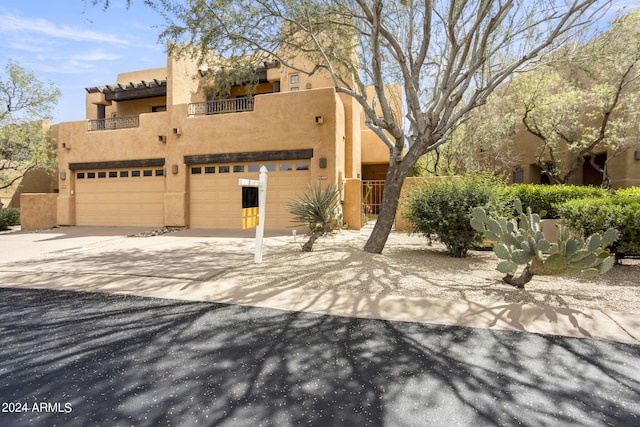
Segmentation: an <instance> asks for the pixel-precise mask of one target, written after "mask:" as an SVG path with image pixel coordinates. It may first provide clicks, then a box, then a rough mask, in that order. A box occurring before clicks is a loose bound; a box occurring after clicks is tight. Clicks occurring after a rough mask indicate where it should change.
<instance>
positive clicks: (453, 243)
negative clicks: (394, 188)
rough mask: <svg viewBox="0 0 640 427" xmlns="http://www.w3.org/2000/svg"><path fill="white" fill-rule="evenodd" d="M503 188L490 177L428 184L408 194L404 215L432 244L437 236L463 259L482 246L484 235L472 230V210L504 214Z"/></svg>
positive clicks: (417, 231)
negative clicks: (470, 251) (475, 248)
mask: <svg viewBox="0 0 640 427" xmlns="http://www.w3.org/2000/svg"><path fill="white" fill-rule="evenodd" d="M503 188H504V186H502V185H497V184H495V183H494V182H492V180H491V179H490V178H488V177H464V178H458V177H456V178H449V179H442V180H434V181H428V182H425V183H424V184H423V185H421V186H418V187H416V188H415V189H414V190H413V191H411V192H409V193H408V194H407V199H406V201H405V203H404V206H405V213H404V215H403V216H404V218H406V219H407V220H408V221H409V222H410V223H411V224H412V226H413V230H412V231H413V232H415V233H421V234H423V235H424V236H425V237H426V238H427V239H428V240H429V244H431V243H432V238H433V236H436V237H437V239H438V240H440V241H441V242H442V243H443V244H444V245H445V246H446V248H447V250H448V251H449V253H450V254H451V255H453V256H454V257H464V256H466V255H467V252H468V250H469V249H470V248H472V247H474V246H479V245H481V244H482V233H479V232H477V231H476V230H474V229H473V228H472V227H471V223H470V220H471V210H472V209H473V208H474V207H476V206H482V207H484V208H485V209H486V210H487V211H488V212H491V213H492V214H503V213H504V212H505V211H506V210H507V205H508V203H507V194H506V193H505V192H504V190H503Z"/></svg>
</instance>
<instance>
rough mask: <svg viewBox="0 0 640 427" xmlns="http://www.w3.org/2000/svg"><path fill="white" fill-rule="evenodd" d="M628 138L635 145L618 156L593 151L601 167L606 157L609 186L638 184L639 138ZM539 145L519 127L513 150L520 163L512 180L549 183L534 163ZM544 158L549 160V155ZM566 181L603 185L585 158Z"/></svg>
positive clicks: (605, 151)
mask: <svg viewBox="0 0 640 427" xmlns="http://www.w3.org/2000/svg"><path fill="white" fill-rule="evenodd" d="M630 138H631V139H633V140H635V142H636V144H635V145H634V146H632V147H631V148H630V149H628V150H627V151H625V152H623V153H622V154H619V155H617V154H616V153H613V152H612V151H611V150H607V149H600V150H599V151H597V152H596V164H598V165H599V166H600V167H601V168H602V167H604V165H605V162H606V161H607V159H609V161H608V163H607V173H608V175H609V177H610V178H611V186H612V188H623V187H633V186H640V139H638V138H639V137H638V135H636V136H632V137H630ZM632 142H634V141H632ZM539 147H540V145H539V144H538V141H537V140H536V137H535V136H534V135H532V134H530V133H528V132H527V131H526V130H524V129H520V130H519V131H518V132H517V133H516V135H515V136H514V150H513V151H514V153H515V155H516V156H517V158H518V159H519V161H520V165H519V166H517V167H516V168H515V169H514V170H513V173H512V176H511V182H513V183H532V184H548V183H549V178H548V177H547V176H546V175H545V174H543V173H542V169H541V168H540V166H538V164H537V162H536V160H537V151H538V150H539ZM565 153H566V151H565ZM545 160H547V161H550V159H549V158H547V159H545ZM558 160H560V161H562V162H566V163H568V162H569V161H572V160H573V159H572V158H571V157H569V156H566V154H565V157H562V158H560V159H558ZM569 184H573V185H595V186H599V185H601V184H602V174H601V173H600V172H599V171H598V170H597V169H595V168H594V167H593V166H592V165H591V163H590V161H589V158H588V157H587V158H586V159H585V162H584V164H583V165H582V167H581V168H580V169H579V170H578V171H577V172H576V173H575V174H574V175H573V176H572V177H571V179H570V182H569Z"/></svg>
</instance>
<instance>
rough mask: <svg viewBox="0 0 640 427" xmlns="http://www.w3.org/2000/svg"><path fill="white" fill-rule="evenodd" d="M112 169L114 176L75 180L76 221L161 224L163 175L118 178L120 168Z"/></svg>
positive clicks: (82, 223) (162, 215)
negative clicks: (115, 175) (115, 173)
mask: <svg viewBox="0 0 640 427" xmlns="http://www.w3.org/2000/svg"><path fill="white" fill-rule="evenodd" d="M108 172H110V171H107V175H109V173H108ZM115 172H117V177H109V178H93V179H91V178H84V179H79V178H77V179H76V196H75V197H76V224H78V225H132V226H161V225H163V224H164V177H163V176H147V177H120V174H119V172H120V170H115ZM79 174H82V172H79ZM82 176H88V173H84V175H82Z"/></svg>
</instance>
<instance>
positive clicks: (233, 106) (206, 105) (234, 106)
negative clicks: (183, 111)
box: [189, 96, 253, 116]
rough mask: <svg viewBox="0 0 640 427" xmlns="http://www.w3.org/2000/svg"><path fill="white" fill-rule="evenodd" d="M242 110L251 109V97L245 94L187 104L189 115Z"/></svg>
mask: <svg viewBox="0 0 640 427" xmlns="http://www.w3.org/2000/svg"><path fill="white" fill-rule="evenodd" d="M242 111H253V98H252V97H248V96H247V97H242V98H234V99H221V100H216V101H207V102H194V103H191V104H189V115H190V116H198V115H208V114H226V113H239V112H242Z"/></svg>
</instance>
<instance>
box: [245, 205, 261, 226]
mask: <svg viewBox="0 0 640 427" xmlns="http://www.w3.org/2000/svg"><path fill="white" fill-rule="evenodd" d="M259 212H260V210H259V209H258V208H244V209H242V229H243V230H245V229H247V228H256V227H257V226H258V223H259V222H260V221H259V219H258V215H259Z"/></svg>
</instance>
